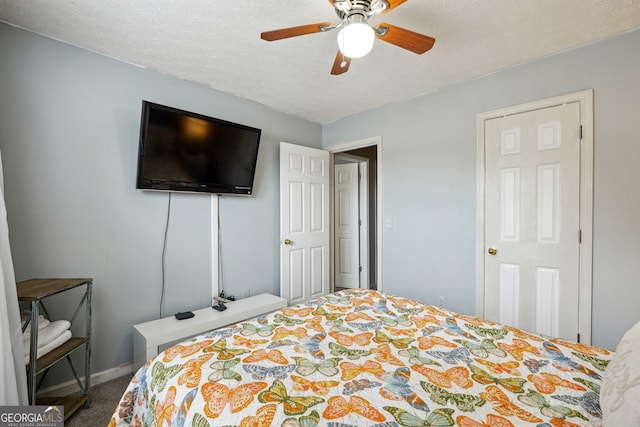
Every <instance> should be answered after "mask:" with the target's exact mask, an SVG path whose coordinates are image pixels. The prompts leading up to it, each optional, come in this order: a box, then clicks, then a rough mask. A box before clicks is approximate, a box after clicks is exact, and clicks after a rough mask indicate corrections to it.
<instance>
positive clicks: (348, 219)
mask: <svg viewBox="0 0 640 427" xmlns="http://www.w3.org/2000/svg"><path fill="white" fill-rule="evenodd" d="M334 169H335V180H334V194H335V199H334V209H335V213H334V227H335V239H334V245H335V247H334V252H335V261H334V266H335V267H334V270H335V279H334V280H335V286H337V287H340V288H358V287H359V286H360V227H359V212H358V206H359V203H358V200H359V194H358V185H359V183H358V164H357V163H346V164H342V165H335V168H334Z"/></svg>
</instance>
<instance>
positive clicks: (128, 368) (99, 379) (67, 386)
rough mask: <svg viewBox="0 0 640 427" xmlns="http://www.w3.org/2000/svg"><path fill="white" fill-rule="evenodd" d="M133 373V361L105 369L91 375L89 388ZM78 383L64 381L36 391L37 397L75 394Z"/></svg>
mask: <svg viewBox="0 0 640 427" xmlns="http://www.w3.org/2000/svg"><path fill="white" fill-rule="evenodd" d="M131 373H133V361H131V362H128V363H123V364H122V365H119V366H116V367H115V368H111V369H107V370H106V371H102V372H96V373H94V374H91V384H90V385H91V386H95V385H98V384H102V383H104V382H107V381H110V380H113V379H116V378H120V377H123V376H125V375H128V374H131ZM80 382H82V383H84V377H80ZM78 391H79V389H78V383H77V382H76V380H75V378H74V379H73V380H70V381H66V382H64V383H62V384H56V385H53V386H51V387H47V388H44V389H42V390H39V391H38V397H47V396H66V395H68V394H72V393H77V392H78Z"/></svg>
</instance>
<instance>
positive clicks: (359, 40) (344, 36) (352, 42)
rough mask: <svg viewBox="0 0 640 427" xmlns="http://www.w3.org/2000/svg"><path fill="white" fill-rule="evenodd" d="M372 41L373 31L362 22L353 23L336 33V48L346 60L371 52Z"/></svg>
mask: <svg viewBox="0 0 640 427" xmlns="http://www.w3.org/2000/svg"><path fill="white" fill-rule="evenodd" d="M374 40H375V31H374V30H373V28H371V26H369V24H366V23H364V22H353V23H351V24H349V25H347V26H345V27H344V28H342V29H341V30H340V32H339V33H338V47H339V48H340V52H342V54H343V55H344V56H346V57H348V58H361V57H363V56H365V55H366V54H367V53H369V52H371V49H372V48H373V41H374Z"/></svg>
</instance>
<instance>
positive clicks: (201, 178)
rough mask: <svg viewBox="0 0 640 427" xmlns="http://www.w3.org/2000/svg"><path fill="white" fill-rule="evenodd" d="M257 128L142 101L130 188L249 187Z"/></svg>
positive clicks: (241, 190) (220, 190) (233, 190)
mask: <svg viewBox="0 0 640 427" xmlns="http://www.w3.org/2000/svg"><path fill="white" fill-rule="evenodd" d="M260 134H261V130H260V129H256V128H252V127H249V126H244V125H241V124H237V123H231V122H228V121H225V120H220V119H215V118H213V117H207V116H203V115H201V114H196V113H191V112H188V111H184V110H179V109H177V108H172V107H167V106H166V105H160V104H155V103H152V102H149V101H142V118H141V121H140V145H139V149H138V175H137V180H136V188H138V189H143V190H159V191H187V192H203V193H217V194H244V195H249V194H251V192H252V191H253V179H254V175H255V171H256V162H257V160H258V146H259V145H260Z"/></svg>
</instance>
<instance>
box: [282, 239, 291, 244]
mask: <svg viewBox="0 0 640 427" xmlns="http://www.w3.org/2000/svg"><path fill="white" fill-rule="evenodd" d="M282 243H284V244H285V245H290V244H292V243H293V242H292V241H291V240H289V239H284V240H283V241H282Z"/></svg>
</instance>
